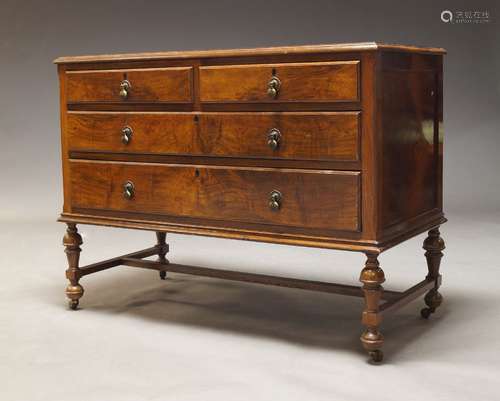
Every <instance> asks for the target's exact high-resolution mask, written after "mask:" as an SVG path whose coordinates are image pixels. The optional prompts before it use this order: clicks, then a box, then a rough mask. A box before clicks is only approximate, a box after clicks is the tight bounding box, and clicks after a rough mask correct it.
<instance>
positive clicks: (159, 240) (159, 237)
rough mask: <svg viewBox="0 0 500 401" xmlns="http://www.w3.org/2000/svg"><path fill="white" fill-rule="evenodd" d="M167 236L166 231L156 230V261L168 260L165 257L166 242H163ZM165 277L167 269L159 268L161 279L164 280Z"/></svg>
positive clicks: (166, 251)
mask: <svg viewBox="0 0 500 401" xmlns="http://www.w3.org/2000/svg"><path fill="white" fill-rule="evenodd" d="M166 238H167V233H163V232H157V233H156V247H157V248H158V262H160V263H164V264H168V263H169V261H168V259H167V258H166V257H165V255H166V254H167V253H168V244H167V243H166V242H165V239H166ZM166 277H167V271H166V270H160V278H161V279H162V280H165V278H166Z"/></svg>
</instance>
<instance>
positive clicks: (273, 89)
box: [267, 76, 281, 99]
mask: <svg viewBox="0 0 500 401" xmlns="http://www.w3.org/2000/svg"><path fill="white" fill-rule="evenodd" d="M280 88H281V81H280V80H279V78H278V77H277V76H273V77H272V78H271V79H270V80H269V82H268V83H267V95H268V96H269V97H270V98H271V99H276V98H277V97H278V94H279V91H280Z"/></svg>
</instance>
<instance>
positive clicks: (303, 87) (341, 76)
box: [200, 61, 359, 103]
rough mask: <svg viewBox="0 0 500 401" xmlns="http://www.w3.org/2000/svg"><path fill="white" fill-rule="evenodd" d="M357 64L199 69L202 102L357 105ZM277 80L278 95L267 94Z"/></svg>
mask: <svg viewBox="0 0 500 401" xmlns="http://www.w3.org/2000/svg"><path fill="white" fill-rule="evenodd" d="M358 76H359V61H333V62H330V63H287V64H279V63H276V64H258V65H229V66H202V67H200V100H201V101H202V102H243V103H245V102H259V103H262V102H264V103H268V102H269V103H271V102H300V101H302V102H340V101H346V102H348V101H357V100H358V97H359V88H358ZM273 77H277V78H278V79H279V80H280V82H281V86H280V89H279V91H278V95H277V96H276V97H275V98H271V97H270V96H269V95H268V93H267V85H268V82H269V81H270V80H271V79H272V78H273Z"/></svg>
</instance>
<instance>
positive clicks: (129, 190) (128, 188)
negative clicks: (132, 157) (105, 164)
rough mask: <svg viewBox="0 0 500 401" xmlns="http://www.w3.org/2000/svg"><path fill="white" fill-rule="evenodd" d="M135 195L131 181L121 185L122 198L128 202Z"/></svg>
mask: <svg viewBox="0 0 500 401" xmlns="http://www.w3.org/2000/svg"><path fill="white" fill-rule="evenodd" d="M134 195H135V186H134V183H133V182H132V181H127V182H126V183H125V184H123V197H124V198H125V199H127V200H130V199H132V198H133V197H134Z"/></svg>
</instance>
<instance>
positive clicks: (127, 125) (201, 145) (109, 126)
mask: <svg viewBox="0 0 500 401" xmlns="http://www.w3.org/2000/svg"><path fill="white" fill-rule="evenodd" d="M359 117H360V113H359V112H338V113H334V112H331V113H330V112H328V113H326V112H325V113H298V112H297V113H291V112H290V113H270V112H266V113H227V112H226V113H136V112H130V113H128V112H119V113H110V112H103V113H95V112H70V113H68V116H67V134H68V138H69V148H70V150H96V151H104V152H106V151H107V152H126V153H128V152H131V153H132V152H133V153H141V152H142V153H162V154H177V155H203V156H218V157H250V158H252V157H253V158H257V157H258V158H282V159H296V160H328V161H358V160H359V147H360V146H359V132H360V127H359Z"/></svg>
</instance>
